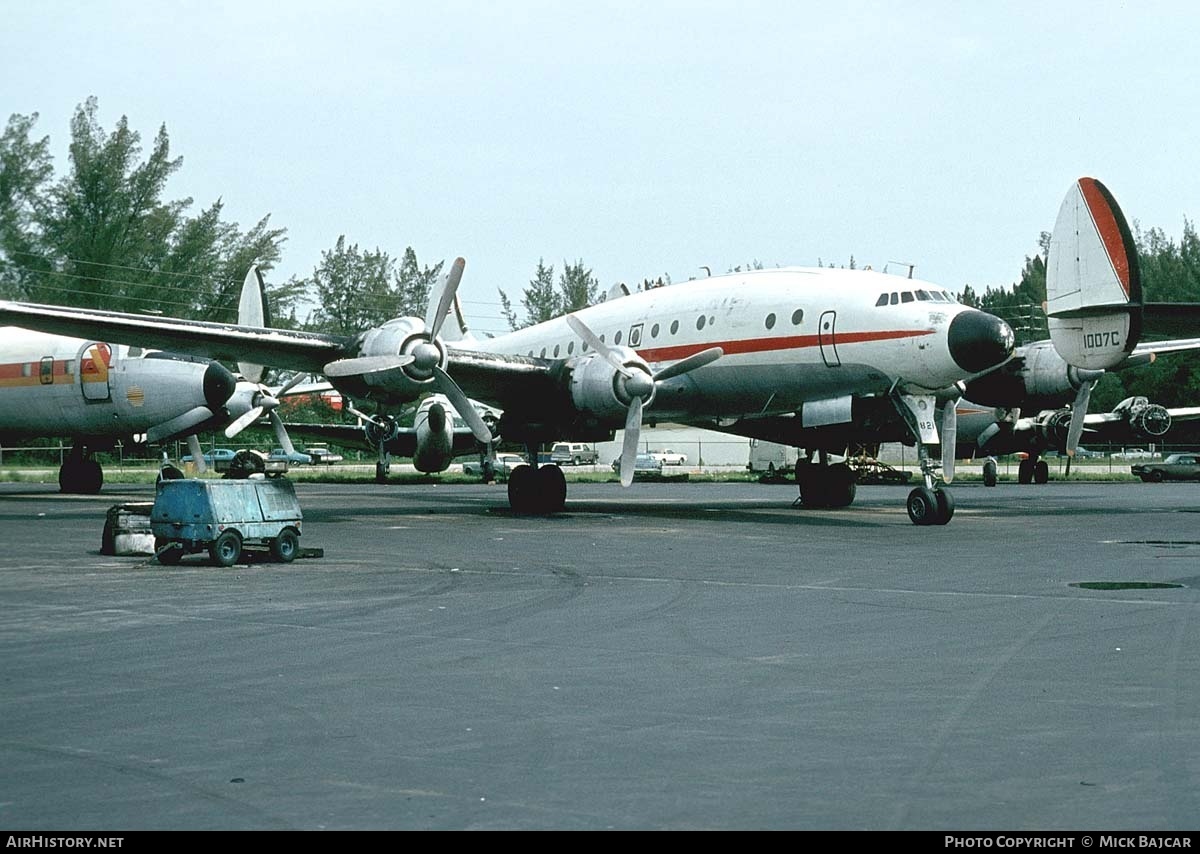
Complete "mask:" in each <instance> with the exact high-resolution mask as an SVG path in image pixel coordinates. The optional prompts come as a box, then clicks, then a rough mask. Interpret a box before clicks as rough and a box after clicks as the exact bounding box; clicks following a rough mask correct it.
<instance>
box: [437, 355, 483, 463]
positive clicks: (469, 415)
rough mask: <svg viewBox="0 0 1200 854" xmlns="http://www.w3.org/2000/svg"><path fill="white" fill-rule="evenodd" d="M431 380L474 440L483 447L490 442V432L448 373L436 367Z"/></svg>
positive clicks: (473, 405)
mask: <svg viewBox="0 0 1200 854" xmlns="http://www.w3.org/2000/svg"><path fill="white" fill-rule="evenodd" d="M433 379H434V382H436V383H437V387H438V389H439V390H440V391H441V392H442V394H444V395H446V397H448V398H450V405H451V406H453V407H454V408H455V409H457V410H458V414H459V415H461V416H462V418H463V420H464V421H466V422H467V426H468V427H470V428H471V432H472V433H474V434H475V438H476V439H478V440H479V441H480V442H483V444H485V445H486V444H487V443H488V442H490V441H492V431H491V430H489V429H488V428H487V425H486V424H484V423H483V418H481V417H480V415H479V412H478V411H477V410H476V409H475V404H473V403H471V400H470V398H468V397H467V395H466V394H465V393H464V392H463V390H462V389H461V388H459V387H458V383H456V382H455V381H454V380H452V379H451V378H450V375H449V374H448V373H446V372H445V371H443V370H442V369H441V368H439V367H436V366H435V367H434V369H433Z"/></svg>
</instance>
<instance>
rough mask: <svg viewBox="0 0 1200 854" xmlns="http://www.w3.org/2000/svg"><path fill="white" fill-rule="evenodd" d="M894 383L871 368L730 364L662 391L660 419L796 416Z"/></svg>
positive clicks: (667, 385)
mask: <svg viewBox="0 0 1200 854" xmlns="http://www.w3.org/2000/svg"><path fill="white" fill-rule="evenodd" d="M890 385H891V380H890V379H889V378H888V377H887V376H886V375H884V374H883V373H882V372H881V371H879V370H878V369H877V368H874V367H872V366H870V365H861V364H848V363H843V364H841V365H840V366H838V367H836V368H829V367H826V366H825V365H823V364H811V363H808V364H798V365H788V366H780V365H777V364H776V365H728V366H724V365H722V364H721V363H717V364H714V365H711V366H709V367H707V368H705V369H704V370H703V371H697V372H696V373H695V374H694V375H689V376H686V377H680V378H678V379H676V380H672V381H669V382H666V383H663V385H662V386H661V387H660V388H659V390H658V393H657V395H656V397H655V400H654V404H653V406H652V407H651V409H650V414H652V415H654V416H658V417H670V416H677V417H684V416H714V417H738V416H743V415H746V416H753V415H763V414H772V413H774V414H779V413H787V412H795V411H796V410H798V409H799V408H800V406H801V404H803V403H804V401H806V400H824V399H827V398H831V397H844V396H846V395H862V394H876V393H881V392H885V391H887V389H888V388H889V386H890Z"/></svg>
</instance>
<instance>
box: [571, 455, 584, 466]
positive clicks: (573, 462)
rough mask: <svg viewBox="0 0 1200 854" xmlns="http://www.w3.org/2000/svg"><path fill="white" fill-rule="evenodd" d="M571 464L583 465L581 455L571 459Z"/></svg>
mask: <svg viewBox="0 0 1200 854" xmlns="http://www.w3.org/2000/svg"><path fill="white" fill-rule="evenodd" d="M571 465H573V466H581V465H583V460H581V459H579V457H576V458H575V459H574V460H572V461H571Z"/></svg>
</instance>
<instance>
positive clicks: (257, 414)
mask: <svg viewBox="0 0 1200 854" xmlns="http://www.w3.org/2000/svg"><path fill="white" fill-rule="evenodd" d="M265 411H266V410H264V409H263V407H261V406H253V407H251V408H250V409H248V410H247V411H245V412H243V413H242V414H241V415H239V416H238V417H237V418H236V419H235V420H234V421H233V422H231V423H230V425H229V426H228V427H226V428H225V438H226V439H232V438H233V437H234V436H236V435H237V434H238V433H241V432H242V431H243V430H245V429H246V428H247V427H249V426H250V425H251V424H253V423H254V422H255V421H257V420H258V419H260V418H262V415H263V412H265Z"/></svg>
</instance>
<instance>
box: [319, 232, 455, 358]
mask: <svg viewBox="0 0 1200 854" xmlns="http://www.w3.org/2000/svg"><path fill="white" fill-rule="evenodd" d="M441 270H442V262H440V261H439V262H438V263H437V264H436V265H434V266H433V267H424V268H422V267H421V266H420V265H419V264H418V263H417V254H416V252H414V251H413V249H412V247H411V246H410V247H408V248H407V249H405V250H404V256H403V257H402V259H401V261H400V265H399V267H397V265H396V262H395V261H394V260H392V257H391V256H390V255H388V253H386V252H383V251H381V250H380V249H378V248H376V249H375V251H374V252H366V251H363V250H361V249H359V248H358V244H354V245H352V246H349V247H348V246H346V236H345V235H344V234H343V235H341V236H339V237H338V239H337V243H336V244H335V245H334V247H333V249H330V250H327V251H325V252H322V253H321V263H320V264H319V265H317V267H316V268H315V269H314V270H313V274H312V278H311V279H310V280H308V283H309V284H311V286H312V287H313V289H314V290H315V291H316V296H317V299H318V301H319V304H320V306H321V307H320V308H319V309H318V310H317V312H316V313H315V315H314V316H313V317H312V318H310V319H309V322H308V324H307V325H308V328H310V329H314V330H319V331H322V332H334V333H338V334H341V335H352V334H355V333H358V332H361V331H363V330H364V329H369V328H370V327H372V326H378V325H379V324H380V323H383V322H384V321H386V320H390V319H392V318H393V317H408V316H419V317H424V316H425V309H426V306H427V304H428V302H429V290H430V287H431V286H432V285H433V283H434V281H436V279H437V277H438V275H439V274H440V273H441Z"/></svg>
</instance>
